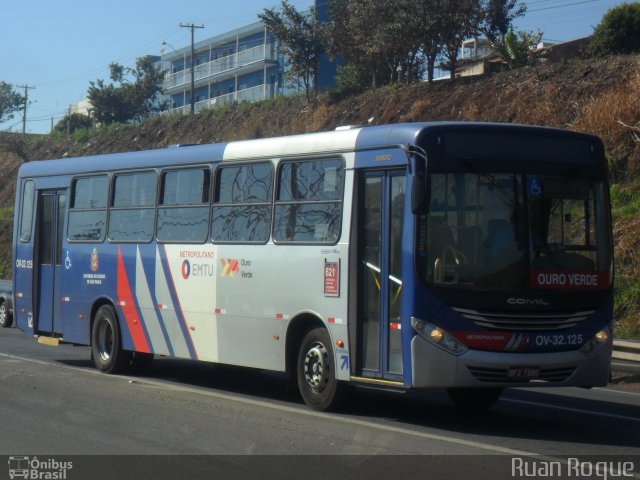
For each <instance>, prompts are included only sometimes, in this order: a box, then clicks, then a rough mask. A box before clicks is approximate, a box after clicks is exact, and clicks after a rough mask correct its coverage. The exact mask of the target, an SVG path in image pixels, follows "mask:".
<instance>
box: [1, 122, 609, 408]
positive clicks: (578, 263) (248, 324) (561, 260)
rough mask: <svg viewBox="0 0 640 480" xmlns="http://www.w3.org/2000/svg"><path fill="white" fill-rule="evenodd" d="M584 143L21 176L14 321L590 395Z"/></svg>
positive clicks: (597, 213) (149, 345)
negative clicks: (572, 389) (584, 390)
mask: <svg viewBox="0 0 640 480" xmlns="http://www.w3.org/2000/svg"><path fill="white" fill-rule="evenodd" d="M608 191H609V190H608V173H607V161H606V158H605V153H604V147H603V144H602V142H601V141H600V140H599V139H598V138H597V137H594V136H591V135H587V134H582V133H576V132H570V131H565V130H559V129H551V128H545V127H534V126H524V125H510V124H493V123H473V122H468V123H467V122H434V123H408V124H394V125H381V126H360V127H339V128H338V129H336V131H330V132H320V133H311V134H302V135H294V136H284V137H278V138H265V139H257V140H246V141H235V142H230V143H219V144H211V145H191V146H173V147H170V148H165V149H158V150H150V151H138V152H130V153H118V154H109V155H97V156H90V157H82V158H63V159H58V160H47V161H33V162H28V163H25V164H23V165H22V166H21V168H20V170H19V174H18V179H17V190H16V209H15V212H16V215H15V227H14V239H13V247H14V249H13V251H14V257H13V262H14V270H13V282H14V284H13V286H14V292H15V308H14V312H15V313H14V316H15V320H16V322H17V326H18V328H20V329H21V330H22V331H24V332H25V333H26V334H29V335H33V336H35V337H38V341H40V342H41V343H45V344H50V345H57V344H59V343H61V342H65V343H70V344H77V345H90V346H91V357H92V361H93V363H94V364H95V366H96V368H97V369H98V370H100V371H102V372H105V373H115V372H121V371H124V370H126V369H128V368H131V367H135V368H143V367H146V366H148V365H149V364H150V363H151V361H152V359H153V357H154V355H156V356H168V357H175V358H184V359H192V360H200V361H205V362H214V363H221V364H229V365H237V366H243V367H254V368H259V369H265V370H272V371H278V372H287V374H288V375H289V377H288V378H290V379H291V380H292V381H294V382H296V384H297V386H298V388H299V390H300V394H301V396H302V398H303V400H304V402H306V403H307V404H308V405H309V406H310V407H311V408H313V409H317V410H326V409H329V408H332V407H335V405H336V404H337V402H339V400H340V398H341V397H343V395H344V393H345V387H347V386H348V385H349V384H351V385H360V386H368V387H374V388H375V387H379V388H381V389H386V390H389V389H391V390H398V391H401V392H402V391H408V390H411V389H426V388H435V387H438V388H446V389H447V391H448V393H449V396H450V398H451V400H452V401H453V403H454V404H455V405H457V406H459V407H461V408H467V409H479V408H486V407H489V406H491V405H492V404H493V403H494V402H495V401H496V400H497V399H498V398H499V396H500V394H501V392H502V390H503V389H504V388H505V387H533V386H536V387H556V386H578V387H593V386H601V385H605V384H606V383H607V380H608V378H609V367H610V358H611V350H612V317H613V313H612V312H613V307H612V283H613V255H612V233H611V216H610V200H609V193H608Z"/></svg>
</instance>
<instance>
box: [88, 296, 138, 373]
mask: <svg viewBox="0 0 640 480" xmlns="http://www.w3.org/2000/svg"><path fill="white" fill-rule="evenodd" d="M91 358H92V359H93V364H94V365H95V366H96V368H97V369H98V370H100V371H101V372H104V373H117V372H120V371H122V370H124V369H125V368H127V367H128V366H129V364H130V363H131V352H129V351H127V350H123V349H122V337H121V335H120V327H119V325H118V316H117V314H116V312H115V310H114V308H113V307H112V306H111V305H103V306H101V307H100V308H99V309H98V311H97V312H96V315H95V317H94V319H93V326H92V328H91Z"/></svg>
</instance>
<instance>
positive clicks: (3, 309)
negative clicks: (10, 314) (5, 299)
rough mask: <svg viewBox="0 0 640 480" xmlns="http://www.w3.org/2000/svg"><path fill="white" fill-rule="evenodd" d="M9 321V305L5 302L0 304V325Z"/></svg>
mask: <svg viewBox="0 0 640 480" xmlns="http://www.w3.org/2000/svg"><path fill="white" fill-rule="evenodd" d="M6 321H7V306H6V305H5V304H4V303H3V304H2V305H0V325H4V324H5V322H6Z"/></svg>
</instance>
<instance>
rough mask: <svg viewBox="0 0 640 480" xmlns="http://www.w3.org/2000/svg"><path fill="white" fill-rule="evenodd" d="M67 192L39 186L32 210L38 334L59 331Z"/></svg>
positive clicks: (35, 328) (50, 333)
mask: <svg viewBox="0 0 640 480" xmlns="http://www.w3.org/2000/svg"><path fill="white" fill-rule="evenodd" d="M66 204H67V193H66V191H62V190H41V191H40V192H39V195H38V203H37V205H38V210H37V213H36V232H35V233H36V237H35V238H36V245H35V262H34V263H35V265H34V273H35V275H36V278H35V285H34V287H35V288H34V292H37V294H36V295H35V305H34V317H35V324H34V330H35V331H36V332H38V333H40V334H49V335H54V334H62V315H61V304H62V302H61V285H60V283H61V278H62V268H63V263H64V258H63V252H62V238H63V232H64V223H65V211H66Z"/></svg>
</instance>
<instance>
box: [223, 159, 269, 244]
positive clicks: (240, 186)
mask: <svg viewBox="0 0 640 480" xmlns="http://www.w3.org/2000/svg"><path fill="white" fill-rule="evenodd" d="M215 178H216V183H215V194H214V198H213V207H212V217H211V235H212V238H213V241H214V242H219V243H233V242H251V243H264V242H266V241H267V240H269V227H270V226H271V209H272V205H271V200H272V197H273V193H272V192H273V168H272V166H271V163H255V164H247V165H239V166H232V167H219V168H218V169H217V170H216V175H215Z"/></svg>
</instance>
